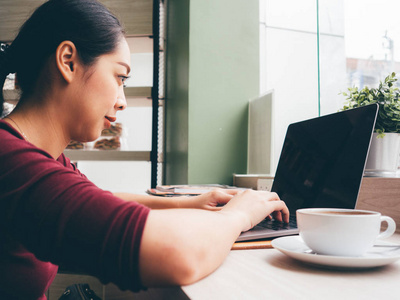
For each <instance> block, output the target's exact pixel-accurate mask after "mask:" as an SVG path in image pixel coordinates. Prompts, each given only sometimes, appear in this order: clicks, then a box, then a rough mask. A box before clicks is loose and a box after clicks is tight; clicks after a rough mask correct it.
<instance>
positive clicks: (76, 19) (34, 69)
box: [0, 0, 124, 115]
mask: <svg viewBox="0 0 400 300" xmlns="http://www.w3.org/2000/svg"><path fill="white" fill-rule="evenodd" d="M123 35H124V30H123V28H122V26H121V24H120V22H119V21H118V19H117V18H116V17H115V16H114V15H113V14H112V13H111V12H110V11H109V10H108V9H107V8H106V7H105V6H103V5H102V4H101V3H99V2H98V1H96V0H49V1H48V2H46V3H44V4H43V5H41V6H40V7H38V8H37V9H36V10H35V12H34V13H33V14H32V16H31V17H30V18H29V19H28V20H27V21H26V22H25V23H24V24H23V25H22V27H21V29H20V31H19V34H18V35H17V37H16V38H15V40H14V41H13V42H12V44H11V45H10V47H8V49H6V48H7V47H4V48H2V49H0V85H1V87H3V85H4V82H5V78H6V76H7V75H8V74H10V73H16V77H17V81H18V85H19V87H20V88H21V91H22V95H29V94H30V93H31V92H32V91H33V89H34V87H35V85H36V83H37V79H38V77H39V76H38V75H39V74H40V72H41V71H42V70H43V68H44V66H45V64H46V62H47V60H48V58H49V57H50V56H51V55H52V54H53V53H55V51H56V49H57V47H58V45H59V44H60V43H61V42H63V41H67V40H68V41H71V42H73V43H74V44H75V46H76V48H77V51H78V54H79V57H80V59H81V60H82V62H83V63H84V64H85V65H91V64H93V63H94V62H95V60H96V58H98V57H99V56H100V55H103V54H107V53H110V52H112V51H113V50H114V49H115V48H116V46H117V44H118V42H119V41H120V39H121V37H122V36H123ZM3 50H4V51H3ZM3 102H4V98H3V93H2V92H1V93H0V115H1V113H2V111H3Z"/></svg>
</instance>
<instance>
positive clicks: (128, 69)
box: [118, 62, 131, 74]
mask: <svg viewBox="0 0 400 300" xmlns="http://www.w3.org/2000/svg"><path fill="white" fill-rule="evenodd" d="M118 64H120V65H121V66H124V67H126V71H127V72H128V73H127V74H129V73H130V72H131V68H130V67H129V65H128V64H126V63H124V62H118Z"/></svg>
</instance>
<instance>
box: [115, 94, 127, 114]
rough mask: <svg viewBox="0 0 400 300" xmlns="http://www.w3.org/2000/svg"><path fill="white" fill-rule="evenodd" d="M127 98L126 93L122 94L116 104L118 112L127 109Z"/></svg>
mask: <svg viewBox="0 0 400 300" xmlns="http://www.w3.org/2000/svg"><path fill="white" fill-rule="evenodd" d="M126 106H127V104H126V98H125V93H124V91H122V94H121V95H119V96H118V98H117V102H116V103H115V108H116V109H117V110H124V109H125V108H126Z"/></svg>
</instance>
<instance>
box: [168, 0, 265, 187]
mask: <svg viewBox="0 0 400 300" xmlns="http://www.w3.org/2000/svg"><path fill="white" fill-rule="evenodd" d="M168 6H169V7H168V13H167V14H168V21H167V22H168V23H167V76H166V86H167V89H166V126H165V127H166V151H165V152H166V153H165V181H166V183H167V184H185V183H189V184H197V183H202V184H204V183H223V184H232V174H233V173H245V172H246V160H247V114H248V100H249V99H251V98H254V97H256V96H258V93H259V50H258V49H259V47H258V43H259V33H258V26H259V25H258V6H259V4H258V1H256V0H252V1H241V0H235V1H228V0H220V1H211V0H207V1H205V0H192V1H190V2H189V1H169V2H168Z"/></svg>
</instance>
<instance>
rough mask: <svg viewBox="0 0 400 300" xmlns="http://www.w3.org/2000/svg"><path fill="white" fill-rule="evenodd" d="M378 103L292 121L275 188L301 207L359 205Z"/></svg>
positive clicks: (291, 206)
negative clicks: (358, 197) (359, 194)
mask: <svg viewBox="0 0 400 300" xmlns="http://www.w3.org/2000/svg"><path fill="white" fill-rule="evenodd" d="M377 110H378V105H377V104H374V105H368V106H364V107H360V108H355V109H351V110H346V111H341V112H338V113H334V114H330V115H326V116H322V117H319V118H314V119H310V120H306V121H302V122H298V123H293V124H291V125H289V127H288V130H287V132H286V137H285V140H284V143H283V148H282V153H281V156H280V159H279V163H278V167H277V170H276V174H275V179H274V183H273V186H272V191H274V192H276V193H277V194H278V195H279V197H280V198H281V199H282V200H284V201H285V202H286V205H287V206H288V208H289V210H290V212H291V214H295V213H296V210H297V209H299V208H309V207H329V208H350V209H352V208H355V206H356V201H357V196H358V192H359V189H360V185H361V180H362V176H363V173H364V167H365V161H366V157H367V154H368V149H369V145H370V141H371V136H372V132H373V129H374V126H375V119H376V114H377Z"/></svg>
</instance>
